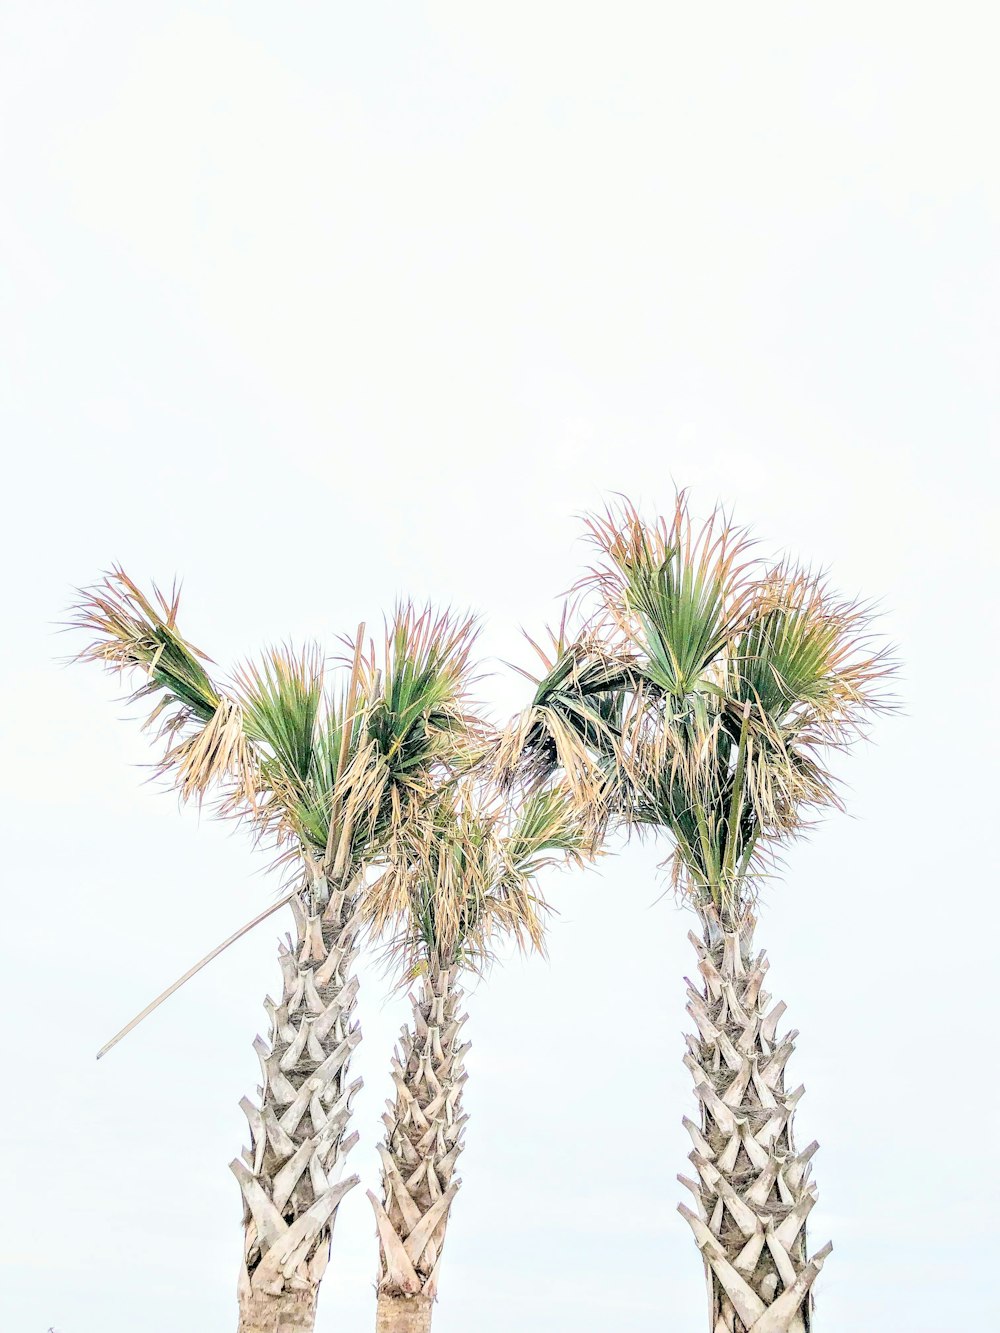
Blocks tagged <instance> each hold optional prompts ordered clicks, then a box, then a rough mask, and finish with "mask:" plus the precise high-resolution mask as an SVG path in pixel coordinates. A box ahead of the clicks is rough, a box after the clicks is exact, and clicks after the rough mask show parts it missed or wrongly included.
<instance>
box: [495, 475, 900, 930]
mask: <svg viewBox="0 0 1000 1333" xmlns="http://www.w3.org/2000/svg"><path fill="white" fill-rule="evenodd" d="M587 529H588V535H589V537H590V540H591V541H592V542H593V544H594V545H595V546H596V547H597V550H598V559H597V562H596V563H595V565H594V566H593V567H592V568H591V569H590V570H589V572H588V573H587V574H586V575H585V576H584V578H583V579H582V580H581V581H580V583H579V584H578V585H577V588H576V589H575V592H576V593H577V595H578V598H579V604H580V606H581V607H582V608H583V612H584V618H583V623H582V625H581V628H580V630H579V631H578V633H577V634H576V635H575V636H573V635H570V634H569V633H567V631H566V626H565V619H564V622H563V625H562V626H561V627H560V630H559V633H558V635H556V636H553V641H554V644H555V646H556V651H554V652H553V653H552V654H551V656H548V657H546V656H545V655H543V660H544V663H545V666H546V671H545V674H544V675H543V676H542V678H541V679H540V680H538V682H537V688H536V692H535V697H534V699H533V701H532V703H531V705H530V706H529V708H528V709H527V710H526V711H525V712H524V713H523V714H522V715H521V716H520V717H519V718H518V719H517V720H516V721H515V723H514V724H513V725H512V727H511V728H509V729H508V731H507V733H506V734H505V736H504V737H503V738H502V741H501V743H500V745H499V746H498V750H497V760H496V762H497V766H498V771H499V772H500V774H501V775H502V776H503V777H504V779H505V780H506V781H507V782H508V783H510V782H515V781H516V782H521V783H523V784H524V785H525V787H526V788H527V789H528V790H530V789H531V788H532V787H533V786H534V785H535V784H537V783H539V782H547V781H551V780H552V778H553V776H554V775H555V774H556V773H557V772H559V771H560V770H561V771H563V772H565V773H566V774H567V775H568V776H569V781H570V786H571V789H572V791H573V794H574V798H575V800H576V801H577V802H578V804H579V805H580V806H581V809H586V810H588V811H589V812H590V818H591V820H592V822H594V823H596V824H597V825H606V824H607V823H608V822H610V821H613V820H620V821H621V822H623V823H624V824H625V825H627V826H632V827H638V828H639V829H642V828H648V827H654V828H662V829H665V830H667V831H668V833H669V834H670V835H671V838H672V842H673V848H674V851H673V856H672V865H673V872H674V878H675V882H676V883H678V884H681V885H683V887H684V888H685V889H687V890H688V891H689V892H691V893H692V894H693V895H694V896H695V897H696V899H697V900H698V901H700V902H702V903H704V904H708V903H711V904H714V906H715V907H716V909H717V910H719V911H721V912H724V913H726V914H727V915H729V914H732V915H734V916H737V917H738V916H739V915H741V914H742V912H743V911H745V909H746V907H747V906H748V904H749V902H751V901H752V899H753V896H754V894H755V892H756V889H757V887H758V885H759V882H760V879H761V877H762V875H763V874H765V873H766V871H767V869H768V867H769V866H770V865H771V863H772V862H773V860H774V858H775V855H776V853H777V851H778V849H779V848H780V846H781V844H782V843H783V842H784V841H785V840H787V839H788V838H789V837H791V836H792V835H794V834H795V833H797V832H799V831H801V830H802V829H803V828H805V827H806V826H807V825H808V823H809V822H810V819H811V818H812V817H813V815H814V814H815V812H816V811H817V810H819V809H822V808H823V807H825V806H831V805H837V804H839V798H838V795H837V788H836V782H835V779H834V777H833V775H832V773H831V772H830V770H829V768H828V767H827V766H826V761H825V758H824V756H825V755H827V753H828V751H829V750H830V749H835V748H840V747H843V746H845V745H847V744H849V743H850V742H851V741H852V740H853V739H855V738H856V737H857V736H858V735H860V734H863V732H864V730H865V726H866V723H867V721H868V720H869V719H870V717H871V716H872V715H873V714H874V713H876V712H878V711H880V710H882V709H884V708H886V707H887V706H888V703H887V700H886V698H885V696H884V693H883V690H882V686H883V682H884V679H885V677H886V676H887V675H888V674H889V673H890V672H891V670H892V663H891V662H890V660H889V658H888V656H887V653H886V650H885V649H884V648H878V647H875V646H873V644H872V640H871V634H870V625H871V619H872V613H871V609H870V608H869V607H866V606H863V605H860V604H858V603H851V602H844V601H842V600H840V599H838V598H836V597H835V596H834V595H833V594H832V593H831V592H830V590H829V588H828V587H827V585H826V583H825V581H824V580H823V579H822V577H820V576H817V575H815V574H813V573H811V572H810V571H808V570H804V569H799V568H796V567H795V566H793V565H791V564H790V563H788V562H783V563H780V564H778V565H772V566H768V565H767V564H765V562H764V561H763V560H761V559H760V558H759V557H758V556H757V555H756V554H755V551H754V547H753V544H752V543H751V541H750V540H749V538H748V536H747V534H746V532H745V531H743V530H740V529H738V528H735V527H734V526H733V525H732V524H731V523H729V522H728V521H726V519H725V517H724V516H723V515H721V514H719V513H715V514H713V515H712V517H711V518H710V519H709V520H708V522H707V523H706V524H705V525H704V526H703V527H701V528H700V529H699V530H696V529H695V528H694V525H693V524H692V520H691V516H690V512H689V509H688V504H687V499H686V496H685V495H684V494H683V493H681V494H679V495H678V497H677V502H676V506H675V510H674V513H673V515H672V516H671V518H670V519H669V520H668V519H666V518H660V519H657V520H656V521H655V522H652V523H647V522H645V521H644V520H643V519H642V517H641V516H640V514H639V513H638V512H637V510H636V509H635V507H634V506H633V505H631V504H630V503H629V502H628V501H624V502H622V504H621V505H620V506H618V507H617V508H611V509H608V510H607V511H606V512H605V513H604V514H603V515H600V516H595V517H592V518H590V519H589V520H588V521H587Z"/></svg>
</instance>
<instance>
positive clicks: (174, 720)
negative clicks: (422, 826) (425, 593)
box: [71, 569, 483, 883]
mask: <svg viewBox="0 0 1000 1333" xmlns="http://www.w3.org/2000/svg"><path fill="white" fill-rule="evenodd" d="M178 604H179V596H178V593H177V590H176V588H175V589H174V591H173V592H172V593H171V596H170V597H169V598H167V597H166V596H164V595H163V594H161V593H160V592H159V591H158V590H156V589H155V588H154V590H153V595H152V596H151V597H147V596H146V595H145V594H144V593H143V592H142V591H141V590H140V589H139V587H138V586H137V585H136V584H135V583H134V582H133V581H132V580H131V579H130V578H129V577H128V576H127V575H126V574H125V572H124V571H123V570H121V569H115V570H114V571H113V572H112V573H111V574H110V575H108V576H107V577H106V578H105V580H104V581H103V582H102V583H101V584H99V585H97V586H96V587H93V588H89V589H86V590H83V591H82V592H81V597H80V601H79V603H78V604H77V606H76V608H75V615H74V619H73V621H72V622H71V623H72V624H73V625H74V626H75V627H77V628H81V629H85V630H87V631H89V632H90V633H91V634H92V635H93V636H94V637H93V638H92V640H91V642H90V643H89V644H87V645H86V646H85V647H84V648H83V650H82V651H81V652H80V653H79V654H78V657H79V658H80V659H81V660H96V661H100V662H102V663H103V664H104V665H105V666H106V667H107V668H108V669H109V670H111V671H115V672H117V673H122V672H130V671H132V670H138V671H141V672H142V673H143V674H144V676H145V679H144V680H143V682H142V683H141V684H140V685H139V686H138V687H137V688H136V689H135V690H134V691H133V693H132V694H131V696H130V699H131V700H132V701H140V700H145V699H150V698H152V699H154V700H155V703H154V707H153V708H152V711H151V712H150V714H149V716H148V718H147V721H146V726H147V727H149V726H157V728H158V730H157V735H158V737H159V738H160V739H162V740H164V741H165V749H164V753H163V756H162V758H161V760H160V763H159V766H158V772H159V773H160V774H162V775H165V776H167V777H169V778H170V779H171V780H172V782H173V783H174V785H175V786H176V787H177V789H178V791H179V793H180V796H181V799H182V800H184V801H186V800H189V799H196V800H198V801H201V800H202V799H203V798H204V796H205V795H206V793H208V792H209V791H214V792H215V793H216V794H217V796H218V798H219V810H220V812H221V813H223V814H228V815H235V816H236V817H238V818H240V819H242V820H245V821H248V822H249V823H250V824H251V826H252V828H253V830H254V832H255V834H256V836H258V837H261V838H266V839H267V840H268V841H273V842H274V843H275V844H277V845H278V846H280V847H282V848H283V849H284V850H285V853H286V856H287V857H291V858H292V859H294V860H299V858H302V859H304V860H305V862H306V865H307V866H308V867H309V868H311V869H312V870H313V871H314V872H315V873H316V875H317V876H319V875H324V876H330V877H331V878H334V879H335V880H336V881H337V882H339V883H346V882H349V881H350V880H351V879H352V878H353V876H354V875H355V874H357V872H358V871H359V869H360V868H361V866H362V864H363V863H364V862H365V861H367V860H369V859H370V858H371V857H372V855H374V854H375V853H377V850H378V849H379V848H380V847H383V846H384V845H385V843H386V841H387V840H388V839H389V838H390V837H391V836H392V834H393V831H394V830H395V829H396V827H397V824H398V820H399V818H400V816H401V812H402V810H403V808H404V806H408V805H410V804H412V803H414V802H417V801H418V800H419V799H420V798H422V797H424V796H425V795H427V794H428V793H429V792H430V791H431V790H432V788H433V784H434V782H435V781H436V780H437V775H438V774H439V773H440V772H443V771H450V770H451V769H452V768H454V767H456V766H460V765H464V764H467V763H468V762H469V758H470V754H473V755H474V754H475V752H476V747H477V745H478V744H480V743H481V738H482V734H483V728H482V723H481V721H480V720H479V718H478V717H477V715H476V714H475V712H474V710H473V708H472V706H471V704H470V700H469V690H470V687H471V684H472V683H473V678H472V675H471V668H470V654H471V649H472V646H473V643H474V640H475V635H476V626H475V623H474V622H473V621H472V620H471V619H461V618H456V617H454V616H452V615H451V614H449V613H442V614H435V613H434V612H433V611H432V610H431V608H429V607H428V608H426V609H425V610H423V611H417V610H416V609H415V608H414V607H413V606H412V605H411V604H409V603H405V604H401V605H400V606H398V607H397V609H396V612H395V614H394V616H393V619H392V621H391V623H390V624H389V625H388V626H387V628H386V633H385V640H384V644H383V645H382V651H381V653H377V652H376V649H375V645H374V643H373V642H371V641H369V642H368V643H367V645H366V643H365V638H364V626H362V627H360V629H359V631H358V634H357V636H355V638H353V639H347V640H345V641H344V642H345V644H346V647H347V650H348V654H347V658H346V661H345V665H348V666H349V670H348V672H347V676H346V680H341V681H338V680H337V679H336V678H335V677H331V674H330V673H329V671H328V669H327V664H326V663H325V661H324V657H323V653H322V650H321V648H320V646H319V645H318V644H316V643H312V644H308V645H307V646H306V647H304V648H302V649H299V650H296V649H293V648H291V647H280V648H273V649H271V650H270V651H268V652H267V653H265V654H264V655H263V657H262V658H261V660H259V661H258V662H251V663H247V664H245V665H244V666H242V667H241V668H240V669H238V670H237V671H236V672H235V673H234V674H233V676H232V678H231V680H229V681H227V682H219V681H217V680H215V679H213V677H212V676H210V675H209V671H208V667H209V666H211V665H212V663H211V659H210V658H208V657H207V656H206V655H205V654H204V653H203V652H201V651H200V650H199V649H197V648H195V647H194V645H193V644H191V643H190V642H189V641H188V640H187V639H185V638H184V637H183V636H182V635H181V633H180V630H179V629H178V626H177V612H178Z"/></svg>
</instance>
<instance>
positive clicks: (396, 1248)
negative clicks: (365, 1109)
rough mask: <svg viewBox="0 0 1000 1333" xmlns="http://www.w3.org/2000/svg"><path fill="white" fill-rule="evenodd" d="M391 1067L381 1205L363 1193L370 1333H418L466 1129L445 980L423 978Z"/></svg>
mask: <svg viewBox="0 0 1000 1333" xmlns="http://www.w3.org/2000/svg"><path fill="white" fill-rule="evenodd" d="M410 999H411V1001H412V1003H413V1026H412V1030H411V1028H410V1026H409V1025H407V1026H404V1028H403V1030H402V1034H401V1036H400V1042H399V1045H398V1046H397V1048H396V1052H395V1055H394V1057H393V1061H392V1080H393V1083H394V1084H395V1086H396V1096H395V1099H394V1100H392V1101H389V1102H388V1103H387V1108H388V1109H387V1111H386V1113H385V1115H383V1117H382V1122H383V1124H384V1125H385V1130H386V1134H385V1140H384V1142H382V1143H381V1144H380V1145H379V1155H380V1156H381V1159H382V1200H381V1201H379V1200H378V1199H377V1198H376V1197H375V1195H374V1194H373V1193H371V1191H369V1194H368V1197H369V1199H370V1200H371V1203H372V1207H373V1208H374V1210H375V1220H376V1223H377V1225H378V1235H379V1256H380V1258H379V1278H378V1317H377V1323H376V1328H377V1331H378V1333H426V1330H428V1329H429V1328H430V1326H431V1309H432V1305H433V1301H434V1298H435V1295H436V1294H437V1284H438V1274H439V1270H440V1265H441V1251H442V1249H443V1247H444V1238H445V1229H446V1227H447V1225H448V1213H449V1211H450V1209H451V1204H452V1200H453V1199H454V1197H455V1195H456V1193H457V1192H458V1188H459V1185H460V1183H461V1182H460V1181H459V1179H458V1177H457V1176H456V1175H455V1164H456V1162H457V1161H458V1157H459V1154H460V1153H461V1151H462V1147H463V1144H462V1138H463V1134H464V1130H465V1122H466V1120H467V1119H468V1117H467V1116H466V1115H464V1114H463V1112H462V1086H463V1084H464V1083H465V1080H466V1073H465V1068H464V1059H465V1053H466V1051H467V1050H468V1049H469V1043H468V1042H466V1043H464V1044H463V1043H462V1042H461V1041H460V1032H461V1028H462V1024H463V1023H464V1022H465V1019H466V1015H465V1014H462V1013H460V1008H461V1002H462V992H461V990H460V989H459V987H458V986H457V984H456V983H455V977H454V972H453V971H448V970H440V971H433V970H432V971H430V972H428V973H427V974H425V976H424V977H423V979H422V982H421V986H420V991H419V994H416V995H411V996H410Z"/></svg>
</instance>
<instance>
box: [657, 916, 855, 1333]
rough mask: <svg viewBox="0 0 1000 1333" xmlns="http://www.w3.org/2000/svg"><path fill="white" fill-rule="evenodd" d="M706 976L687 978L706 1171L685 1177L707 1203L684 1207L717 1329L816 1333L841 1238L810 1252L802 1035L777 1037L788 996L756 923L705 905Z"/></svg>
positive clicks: (697, 1138)
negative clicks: (821, 1295) (741, 925)
mask: <svg viewBox="0 0 1000 1333" xmlns="http://www.w3.org/2000/svg"><path fill="white" fill-rule="evenodd" d="M700 915H701V919H702V926H703V929H704V938H703V939H698V937H697V936H696V935H695V934H694V933H693V932H692V933H691V935H690V936H689V938H690V940H691V942H692V943H693V944H694V947H695V949H696V950H697V952H698V971H699V972H700V974H701V981H702V984H701V986H700V987H699V988H695V987H694V986H693V985H692V984H691V983H690V982H688V1006H687V1011H688V1013H689V1014H690V1015H691V1017H692V1018H693V1020H694V1022H695V1025H696V1027H697V1029H698V1033H697V1036H689V1037H688V1038H687V1044H688V1054H687V1055H686V1056H685V1057H684V1062H685V1064H686V1065H687V1066H688V1068H689V1069H690V1071H691V1073H692V1075H693V1077H694V1082H695V1093H696V1095H697V1097H698V1101H699V1104H700V1116H699V1120H700V1123H699V1124H697V1125H696V1124H694V1123H693V1122H692V1121H691V1120H687V1119H685V1121H684V1125H685V1128H686V1129H687V1130H688V1133H689V1134H690V1135H691V1139H692V1142H693V1144H694V1150H693V1152H692V1153H691V1155H690V1156H691V1161H692V1162H693V1163H694V1166H695V1169H696V1171H697V1173H698V1178H697V1180H688V1179H686V1178H685V1177H684V1176H681V1177H679V1179H680V1180H681V1183H682V1184H684V1185H685V1186H686V1187H687V1188H688V1189H689V1190H690V1191H691V1193H692V1194H693V1195H694V1198H695V1204H696V1208H695V1210H692V1209H690V1208H687V1207H685V1206H684V1205H683V1204H681V1205H680V1212H681V1213H682V1215H683V1216H684V1217H685V1218H686V1220H687V1221H688V1223H689V1224H690V1226H691V1230H692V1231H693V1232H694V1238H695V1242H696V1244H697V1245H698V1248H699V1249H700V1250H701V1252H702V1257H703V1258H704V1261H705V1273H706V1277H707V1279H708V1298H709V1330H710V1333H808V1331H809V1330H810V1329H811V1328H812V1296H811V1294H810V1290H811V1288H812V1285H813V1283H814V1282H815V1280H816V1276H817V1274H818V1273H819V1271H820V1269H821V1268H822V1267H823V1262H824V1260H825V1259H826V1257H827V1255H828V1254H829V1253H830V1250H831V1249H832V1246H830V1245H825V1246H824V1247H823V1249H821V1250H819V1251H818V1252H817V1253H816V1254H815V1255H813V1257H812V1259H807V1257H806V1228H805V1220H806V1217H807V1216H808V1214H809V1211H810V1209H811V1208H812V1206H813V1204H814V1203H815V1201H816V1187H815V1185H814V1184H813V1183H812V1182H811V1181H810V1179H809V1176H810V1166H809V1162H810V1159H811V1157H812V1156H813V1154H814V1152H815V1151H816V1148H817V1146H818V1145H817V1144H816V1143H811V1144H810V1145H809V1147H808V1148H806V1149H805V1150H804V1151H803V1152H799V1153H797V1152H796V1150H795V1145H794V1141H793V1136H792V1120H793V1117H794V1109H795V1106H796V1104H797V1103H798V1101H799V1098H800V1097H801V1096H802V1092H803V1089H802V1088H796V1089H795V1091H793V1092H786V1091H785V1065H786V1062H787V1060H788V1057H789V1056H790V1055H791V1053H792V1050H793V1049H794V1038H795V1037H796V1036H798V1033H797V1032H795V1031H794V1030H793V1031H791V1032H789V1033H788V1034H787V1035H786V1036H785V1037H784V1038H783V1039H780V1040H779V1038H778V1036H777V1032H776V1029H777V1024H778V1021H779V1019H780V1018H781V1015H782V1014H783V1013H784V1010H785V1005H784V1003H783V1002H781V1003H778V1004H775V1005H772V1006H771V1007H770V1008H769V1007H768V1006H769V1004H770V999H771V997H770V996H769V995H768V994H767V992H766V991H764V990H763V989H762V982H763V980H764V974H765V973H766V971H767V968H768V962H767V959H766V957H765V955H764V953H763V951H761V952H760V953H759V954H758V955H757V956H756V957H755V958H752V957H751V953H750V943H751V930H752V925H751V926H748V927H746V928H745V929H744V931H743V932H742V934H741V933H740V932H739V931H724V930H722V929H721V928H720V926H719V924H718V921H717V918H715V916H714V913H711V912H705V913H701V914H700Z"/></svg>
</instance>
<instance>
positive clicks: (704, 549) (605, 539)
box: [578, 491, 756, 698]
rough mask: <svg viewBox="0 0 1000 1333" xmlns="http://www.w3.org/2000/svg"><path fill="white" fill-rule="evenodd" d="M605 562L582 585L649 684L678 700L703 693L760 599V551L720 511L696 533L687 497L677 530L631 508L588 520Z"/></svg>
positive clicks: (681, 499)
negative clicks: (636, 657) (756, 595)
mask: <svg viewBox="0 0 1000 1333" xmlns="http://www.w3.org/2000/svg"><path fill="white" fill-rule="evenodd" d="M586 526H587V530H588V534H589V536H590V539H591V541H592V542H593V544H594V545H595V546H597V547H598V549H599V551H600V552H601V554H602V556H603V560H602V561H601V562H600V563H599V564H598V565H597V566H595V567H594V568H593V569H592V570H591V571H590V573H589V574H587V575H586V576H585V577H584V578H583V579H582V580H581V582H580V583H579V584H578V588H579V590H580V591H581V592H584V593H588V592H589V593H594V594H596V595H597V597H598V599H599V601H600V603H601V606H602V610H603V613H604V616H605V617H606V619H607V621H608V622H610V623H611V624H612V625H613V626H614V627H615V630H616V631H617V633H618V635H619V636H620V637H621V639H622V640H623V641H624V643H625V644H626V645H627V646H628V647H629V648H630V649H631V650H632V651H634V652H638V653H640V654H641V655H642V656H643V658H644V659H645V672H646V676H647V678H648V680H649V681H650V682H652V683H654V684H656V685H657V686H659V687H660V688H661V689H662V690H664V691H666V692H667V693H669V694H671V695H673V696H674V697H675V698H679V697H683V696H684V695H685V694H686V693H688V691H689V690H691V689H693V688H695V687H696V686H697V685H698V684H699V683H700V682H701V681H702V680H703V678H704V676H705V674H706V672H708V671H709V669H710V667H711V666H712V664H713V663H714V662H715V661H716V659H717V658H718V657H719V655H720V653H721V652H722V650H723V649H724V648H725V646H726V644H727V643H728V642H729V640H730V638H731V637H732V635H733V633H734V631H735V629H736V627H737V626H738V625H739V624H740V623H741V620H742V618H743V616H744V614H745V610H746V607H747V604H748V602H749V601H750V599H751V597H752V595H753V587H754V583H753V573H754V569H755V565H756V561H755V560H754V559H753V558H752V557H751V556H750V554H749V552H750V547H751V545H752V543H751V542H750V539H749V538H748V536H747V534H746V533H745V532H744V531H742V530H741V529H738V528H735V527H733V526H732V524H730V523H729V522H727V521H726V520H725V518H724V517H723V515H721V514H720V513H719V512H718V511H717V512H716V513H714V514H712V515H711V516H710V518H709V519H708V521H707V522H706V523H705V524H704V526H703V527H702V528H701V529H700V530H699V531H698V532H695V530H694V526H693V524H692V521H691V515H690V511H689V508H688V502H687V496H686V494H685V493H684V492H683V491H681V492H679V493H678V495H677V499H676V504H675V508H674V514H673V517H672V519H671V521H670V522H668V521H667V520H666V519H665V518H659V519H657V520H656V521H655V522H654V523H651V524H650V523H646V522H645V521H644V520H643V519H642V518H641V517H640V515H639V513H638V511H637V510H636V508H635V507H634V506H633V505H632V504H631V502H630V501H628V500H623V501H622V503H621V505H620V506H619V507H618V508H608V509H607V510H606V511H605V513H604V514H603V515H593V516H591V517H590V518H588V519H587V520H586Z"/></svg>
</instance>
